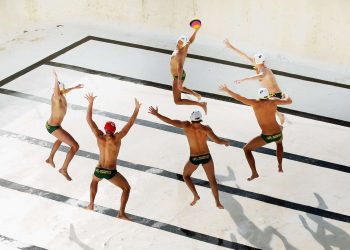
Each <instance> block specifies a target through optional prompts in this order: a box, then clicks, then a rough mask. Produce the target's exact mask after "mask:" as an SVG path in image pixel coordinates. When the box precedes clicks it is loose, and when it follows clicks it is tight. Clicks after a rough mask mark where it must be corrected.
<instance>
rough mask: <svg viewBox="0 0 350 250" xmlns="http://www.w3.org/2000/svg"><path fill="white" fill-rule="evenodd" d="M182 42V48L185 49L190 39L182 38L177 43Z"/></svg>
mask: <svg viewBox="0 0 350 250" xmlns="http://www.w3.org/2000/svg"><path fill="white" fill-rule="evenodd" d="M179 41H181V42H182V47H184V46H185V45H186V44H187V43H188V37H187V36H180V37H179V38H178V39H177V42H179Z"/></svg>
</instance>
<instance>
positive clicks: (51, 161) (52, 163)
mask: <svg viewBox="0 0 350 250" xmlns="http://www.w3.org/2000/svg"><path fill="white" fill-rule="evenodd" d="M45 162H46V163H48V164H50V165H51V167H53V168H55V167H56V166H55V163H54V162H53V159H50V158H47V160H46V161H45Z"/></svg>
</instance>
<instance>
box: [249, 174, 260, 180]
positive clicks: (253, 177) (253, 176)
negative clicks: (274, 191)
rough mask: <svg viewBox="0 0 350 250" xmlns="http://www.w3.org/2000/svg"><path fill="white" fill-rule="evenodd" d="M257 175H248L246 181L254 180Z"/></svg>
mask: <svg viewBox="0 0 350 250" xmlns="http://www.w3.org/2000/svg"><path fill="white" fill-rule="evenodd" d="M258 177H259V175H258V173H256V174H252V176H250V177H249V178H248V179H247V181H252V180H254V179H256V178H258Z"/></svg>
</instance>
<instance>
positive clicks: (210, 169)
mask: <svg viewBox="0 0 350 250" xmlns="http://www.w3.org/2000/svg"><path fill="white" fill-rule="evenodd" d="M203 168H204V171H205V174H206V175H207V178H208V181H209V183H210V187H211V191H212V193H213V195H214V199H215V202H216V206H217V207H218V208H221V209H223V208H224V206H223V205H222V204H221V203H220V200H219V191H218V184H217V182H216V178H215V171H214V162H213V160H210V161H209V162H208V163H206V164H203Z"/></svg>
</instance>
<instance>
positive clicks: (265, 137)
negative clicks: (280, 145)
mask: <svg viewBox="0 0 350 250" xmlns="http://www.w3.org/2000/svg"><path fill="white" fill-rule="evenodd" d="M261 138H263V140H264V141H265V142H266V143H270V142H274V141H279V140H282V139H283V135H282V132H280V133H278V134H274V135H264V134H261Z"/></svg>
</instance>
